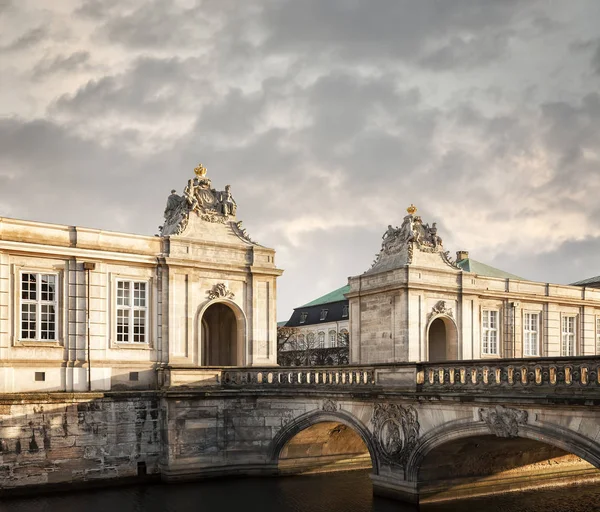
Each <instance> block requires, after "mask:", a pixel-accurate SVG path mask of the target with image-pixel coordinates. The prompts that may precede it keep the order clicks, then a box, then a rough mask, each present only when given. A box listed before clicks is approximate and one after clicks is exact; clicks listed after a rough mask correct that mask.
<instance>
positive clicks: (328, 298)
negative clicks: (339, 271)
mask: <svg viewBox="0 0 600 512" xmlns="http://www.w3.org/2000/svg"><path fill="white" fill-rule="evenodd" d="M349 291H350V285H349V284H347V285H346V286H342V287H341V288H338V289H337V290H333V291H332V292H329V293H328V294H327V295H323V296H322V297H319V298H318V299H315V300H313V301H311V302H309V303H307V304H304V305H303V306H299V307H297V308H294V309H300V308H307V307H309V306H320V305H321V304H329V303H330V302H339V301H341V300H347V299H346V297H344V294H345V293H348V292H349Z"/></svg>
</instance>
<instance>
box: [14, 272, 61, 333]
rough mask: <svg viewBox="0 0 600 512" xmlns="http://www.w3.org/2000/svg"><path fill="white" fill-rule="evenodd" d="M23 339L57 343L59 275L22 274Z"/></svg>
mask: <svg viewBox="0 0 600 512" xmlns="http://www.w3.org/2000/svg"><path fill="white" fill-rule="evenodd" d="M20 284H21V295H20V296H21V300H20V308H21V330H20V332H21V339H22V340H39V341H56V340H57V329H56V328H57V309H58V286H57V285H58V275H57V274H41V273H36V272H21V283H20Z"/></svg>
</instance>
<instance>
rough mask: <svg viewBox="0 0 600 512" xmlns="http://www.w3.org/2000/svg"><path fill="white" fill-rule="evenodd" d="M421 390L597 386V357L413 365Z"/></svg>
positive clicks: (599, 366)
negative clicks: (415, 368)
mask: <svg viewBox="0 0 600 512" xmlns="http://www.w3.org/2000/svg"><path fill="white" fill-rule="evenodd" d="M417 385H418V387H419V389H421V390H423V391H424V390H428V389H431V390H440V389H448V390H452V391H456V390H469V391H473V390H475V389H485V388H495V389H499V388H500V389H507V390H511V391H515V390H527V389H532V388H539V387H541V388H550V389H553V388H554V389H582V390H584V389H594V390H596V391H598V389H599V388H600V358H598V357H589V358H585V357H578V358H552V359H542V358H539V359H496V360H478V361H451V362H444V363H425V364H418V365H417Z"/></svg>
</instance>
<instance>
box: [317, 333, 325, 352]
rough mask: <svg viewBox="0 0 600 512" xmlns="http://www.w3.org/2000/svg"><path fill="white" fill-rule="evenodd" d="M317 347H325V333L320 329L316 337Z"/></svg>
mask: <svg viewBox="0 0 600 512" xmlns="http://www.w3.org/2000/svg"><path fill="white" fill-rule="evenodd" d="M318 344H319V348H325V333H324V332H323V331H321V332H320V333H319V337H318Z"/></svg>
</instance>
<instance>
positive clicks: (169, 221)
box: [158, 164, 254, 243]
mask: <svg viewBox="0 0 600 512" xmlns="http://www.w3.org/2000/svg"><path fill="white" fill-rule="evenodd" d="M194 173H195V177H194V178H190V179H189V180H188V182H187V185H186V186H185V188H184V190H183V195H179V194H177V191H176V190H175V189H173V190H171V195H170V196H169V198H168V199H167V207H166V208H165V213H164V216H165V223H164V224H163V225H162V226H160V227H159V228H158V229H159V231H160V236H172V235H180V234H182V233H183V232H184V231H185V229H186V227H187V225H188V222H189V218H190V214H192V213H195V214H196V215H198V217H199V218H200V219H201V220H203V221H205V222H212V223H219V224H231V227H232V229H233V230H234V232H235V233H236V235H238V236H239V237H241V238H243V239H244V240H246V241H248V242H252V240H251V239H250V237H249V236H248V234H247V233H246V230H245V229H244V228H242V223H241V221H236V212H237V203H236V202H235V199H234V198H233V195H232V194H231V186H230V185H226V186H225V190H223V191H218V190H215V189H214V188H212V184H211V180H210V178H209V177H207V176H206V167H204V166H203V165H202V164H199V165H198V167H196V168H195V169H194ZM252 243H254V242H252Z"/></svg>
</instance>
